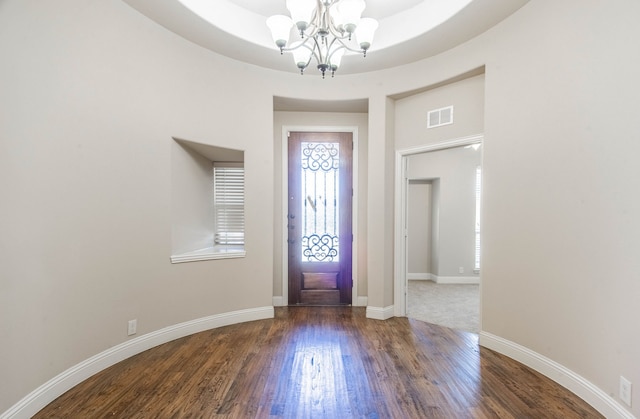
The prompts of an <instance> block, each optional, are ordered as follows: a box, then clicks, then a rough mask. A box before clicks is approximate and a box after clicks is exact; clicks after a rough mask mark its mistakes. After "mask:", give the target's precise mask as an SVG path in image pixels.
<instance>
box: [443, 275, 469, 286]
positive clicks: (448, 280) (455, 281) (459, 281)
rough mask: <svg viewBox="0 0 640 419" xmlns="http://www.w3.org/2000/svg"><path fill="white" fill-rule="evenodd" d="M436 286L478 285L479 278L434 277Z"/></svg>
mask: <svg viewBox="0 0 640 419" xmlns="http://www.w3.org/2000/svg"><path fill="white" fill-rule="evenodd" d="M434 276H435V275H434ZM435 282H436V284H478V285H479V284H480V277H479V276H435Z"/></svg>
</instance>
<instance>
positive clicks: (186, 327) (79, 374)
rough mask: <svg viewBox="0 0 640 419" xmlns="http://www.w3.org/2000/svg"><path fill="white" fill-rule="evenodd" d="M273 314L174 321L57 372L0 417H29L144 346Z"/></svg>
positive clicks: (269, 310)
mask: <svg viewBox="0 0 640 419" xmlns="http://www.w3.org/2000/svg"><path fill="white" fill-rule="evenodd" d="M273 316H274V309H273V307H258V308H253V309H247V310H238V311H232V312H229V313H222V314H215V315H213V316H208V317H203V318H200V319H196V320H191V321H188V322H184V323H180V324H176V325H173V326H169V327H165V328H164V329H160V330H156V331H155V332H151V333H147V334H145V335H142V336H139V337H137V338H134V339H131V340H128V341H126V342H123V343H121V344H119V345H116V346H114V347H112V348H109V349H107V350H106V351H104V352H101V353H99V354H97V355H94V356H92V357H91V358H89V359H87V360H85V361H82V362H81V363H79V364H77V365H75V366H73V367H71V368H69V369H68V370H66V371H64V372H62V373H60V374H58V375H57V376H56V377H54V378H52V379H51V380H49V381H47V382H46V383H44V384H43V385H41V386H40V387H38V388H37V389H35V390H34V391H32V392H31V393H29V394H28V395H27V396H25V397H24V398H23V399H22V400H20V401H19V402H18V403H16V404H15V405H13V406H12V407H11V408H10V409H9V410H7V411H6V412H4V413H2V414H0V419H23V418H25V419H28V418H30V417H32V416H33V415H35V414H36V413H37V412H39V411H40V410H41V409H42V408H43V407H45V406H46V405H48V404H49V403H51V402H52V401H54V400H55V399H56V398H58V397H59V396H61V395H62V394H63V393H65V392H66V391H68V390H69V389H71V388H73V387H74V386H75V385H77V384H79V383H81V382H82V381H84V380H86V379H87V378H89V377H91V376H92V375H94V374H96V373H98V372H100V371H102V370H104V369H106V368H108V367H110V366H112V365H114V364H117V363H118V362H120V361H122V360H125V359H127V358H130V357H132V356H133V355H136V354H139V353H140V352H143V351H146V350H147V349H151V348H153V347H155V346H158V345H161V344H163V343H166V342H170V341H172V340H175V339H178V338H181V337H184V336H188V335H192V334H194V333H198V332H203V331H205V330H209V329H215V328H217V327H222V326H228V325H231V324H236V323H243V322H248V321H253V320H262V319H270V318H273Z"/></svg>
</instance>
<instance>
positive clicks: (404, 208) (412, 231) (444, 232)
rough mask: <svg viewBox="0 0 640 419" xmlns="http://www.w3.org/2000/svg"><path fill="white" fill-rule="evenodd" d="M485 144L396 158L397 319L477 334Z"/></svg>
mask: <svg viewBox="0 0 640 419" xmlns="http://www.w3.org/2000/svg"><path fill="white" fill-rule="evenodd" d="M481 145H482V136H474V137H468V138H464V139H459V140H453V141H449V142H445V143H440V144H435V145H432V146H425V147H423V148H419V149H415V148H414V149H411V150H407V151H399V152H398V153H397V155H396V163H397V166H396V167H397V170H398V172H399V173H398V175H399V176H398V177H397V178H396V179H397V182H396V195H397V211H396V279H395V307H394V308H395V315H396V316H409V317H413V318H417V319H419V320H424V321H427V322H430V323H435V324H440V325H443V326H447V327H452V328H456V329H461V330H466V331H470V332H475V333H477V332H478V331H479V324H480V315H479V311H480V310H479V305H480V289H479V288H480V242H479V238H480V193H479V192H480V185H481V178H480V175H481Z"/></svg>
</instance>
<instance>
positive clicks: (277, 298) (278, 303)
mask: <svg viewBox="0 0 640 419" xmlns="http://www.w3.org/2000/svg"><path fill="white" fill-rule="evenodd" d="M284 305H285V303H284V297H283V296H281V295H274V296H273V306H274V307H282V306H284Z"/></svg>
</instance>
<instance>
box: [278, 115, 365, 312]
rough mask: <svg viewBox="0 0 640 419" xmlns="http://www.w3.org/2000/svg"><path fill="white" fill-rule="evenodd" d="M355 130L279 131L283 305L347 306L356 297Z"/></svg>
mask: <svg viewBox="0 0 640 419" xmlns="http://www.w3.org/2000/svg"><path fill="white" fill-rule="evenodd" d="M356 156H357V128H355V127H354V128H349V127H334V129H331V128H330V127H324V128H320V129H317V128H313V127H307V128H302V129H299V128H297V127H296V128H295V130H294V128H292V127H291V128H289V129H286V131H285V132H283V163H284V164H283V169H284V170H285V172H283V201H284V202H283V209H284V210H285V211H286V214H284V217H285V218H286V223H285V224H286V228H285V231H284V232H283V235H284V236H283V244H284V249H283V256H284V257H283V259H284V260H283V271H284V272H283V296H285V297H286V300H285V301H284V303H285V305H351V304H352V299H353V297H352V296H353V295H357V284H356V281H355V277H356V270H357V269H356V265H355V263H354V258H355V255H356V254H357V253H356V247H357V241H355V240H354V238H355V237H357V235H356V229H357V227H356V226H357V219H356V217H355V211H354V205H353V201H355V200H356V199H357V189H356V188H355V185H356V184H357V179H356V173H357V170H356V168H357V158H356Z"/></svg>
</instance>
